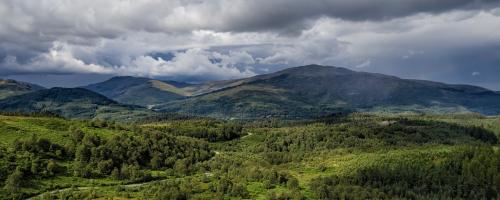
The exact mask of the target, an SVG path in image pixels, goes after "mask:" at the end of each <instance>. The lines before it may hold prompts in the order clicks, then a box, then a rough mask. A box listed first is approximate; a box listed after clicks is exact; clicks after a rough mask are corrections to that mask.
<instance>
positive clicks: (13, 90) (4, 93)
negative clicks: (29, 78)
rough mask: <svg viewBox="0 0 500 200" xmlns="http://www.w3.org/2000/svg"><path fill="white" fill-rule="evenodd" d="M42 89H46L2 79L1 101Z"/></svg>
mask: <svg viewBox="0 0 500 200" xmlns="http://www.w3.org/2000/svg"><path fill="white" fill-rule="evenodd" d="M42 89H44V88H43V87H42V86H39V85H35V84H31V83H26V82H21V81H16V80H10V79H0V99H4V98H7V97H10V96H16V95H20V94H25V93H28V92H33V91H38V90H42Z"/></svg>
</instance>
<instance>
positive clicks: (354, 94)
mask: <svg viewBox="0 0 500 200" xmlns="http://www.w3.org/2000/svg"><path fill="white" fill-rule="evenodd" d="M188 88H189V87H188ZM190 88H195V89H194V90H193V91H194V92H191V94H196V92H198V93H199V94H200V95H198V96H194V97H191V98H188V99H182V100H176V101H173V102H167V103H165V104H162V105H159V106H156V107H155V110H160V111H167V112H180V113H188V114H196V115H207V116H213V117H224V118H226V117H234V118H260V117H271V116H272V117H283V118H309V117H317V116H320V115H326V114H329V113H332V112H341V111H342V112H345V111H376V112H393V111H408V110H409V111H415V112H436V113H441V112H479V113H483V114H487V115H493V114H500V94H498V93H496V92H493V91H490V90H487V89H484V88H480V87H476V86H468V85H448V84H444V83H437V82H431V81H421V80H408V79H401V78H398V77H394V76H387V75H382V74H376V73H366V72H356V71H351V70H348V69H345V68H338V67H327V66H320V65H308V66H302V67H295V68H289V69H285V70H283V71H279V72H276V73H272V74H266V75H259V76H255V77H251V78H247V79H240V80H234V81H229V82H224V81H222V82H219V84H217V82H215V83H212V84H211V85H210V84H202V85H197V86H190ZM204 89H206V90H204ZM200 91H206V93H204V92H200Z"/></svg>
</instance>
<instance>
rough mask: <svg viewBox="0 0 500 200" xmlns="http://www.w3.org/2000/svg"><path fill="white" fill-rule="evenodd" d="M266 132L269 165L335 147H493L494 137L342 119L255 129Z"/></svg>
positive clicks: (431, 124) (470, 130)
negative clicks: (427, 145) (341, 121)
mask: <svg viewBox="0 0 500 200" xmlns="http://www.w3.org/2000/svg"><path fill="white" fill-rule="evenodd" d="M259 131H261V132H266V134H264V135H265V139H264V141H263V143H262V144H261V148H260V152H261V153H262V154H263V156H264V157H265V158H266V159H267V161H269V162H270V163H271V164H282V163H287V162H291V161H297V160H300V159H301V158H302V157H303V156H304V154H306V153H308V152H313V151H322V150H333V149H336V148H356V149H358V150H369V149H380V148H387V147H395V146H401V147H402V146H412V145H424V144H447V145H456V144H472V143H480V144H485V143H486V144H496V143H497V142H498V139H497V137H496V136H495V134H494V133H493V132H491V131H488V130H486V129H484V128H480V127H464V126H459V125H455V124H450V123H444V122H437V121H423V120H409V119H405V118H395V119H391V120H376V121H365V120H359V119H349V120H344V123H338V124H337V123H333V124H329V123H313V124H309V125H305V126H297V127H284V128H277V129H276V128H275V129H267V128H264V129H259Z"/></svg>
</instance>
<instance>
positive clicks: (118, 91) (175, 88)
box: [84, 76, 246, 107]
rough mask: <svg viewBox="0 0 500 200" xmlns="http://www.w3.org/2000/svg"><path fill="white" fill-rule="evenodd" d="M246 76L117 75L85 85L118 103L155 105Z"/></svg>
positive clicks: (239, 81)
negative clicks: (193, 79)
mask: <svg viewBox="0 0 500 200" xmlns="http://www.w3.org/2000/svg"><path fill="white" fill-rule="evenodd" d="M245 80H246V79H239V80H225V81H212V82H206V83H201V84H190V83H184V82H177V81H168V80H155V79H150V78H142V77H132V76H118V77H113V78H111V79H109V80H107V81H104V82H101V83H96V84H92V85H88V86H85V87H84V88H86V89H89V90H92V91H94V92H97V93H99V94H102V95H104V96H106V97H108V98H111V99H113V100H115V101H117V102H120V103H125V104H131V105H140V106H145V107H152V106H154V105H157V104H162V103H167V102H170V101H174V100H179V99H185V98H187V97H193V96H197V95H202V94H206V93H209V92H213V91H216V90H220V89H224V88H227V87H234V86H237V85H240V84H242V83H243V81H245Z"/></svg>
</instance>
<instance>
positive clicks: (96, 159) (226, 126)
mask: <svg viewBox="0 0 500 200" xmlns="http://www.w3.org/2000/svg"><path fill="white" fill-rule="evenodd" d="M472 118H473V120H467V121H462V120H460V119H461V118H458V117H457V116H406V117H401V116H399V117H387V116H374V115H367V114H350V115H338V116H329V117H325V118H321V119H318V120H310V121H299V122H297V121H295V122H294V121H280V120H274V119H268V120H264V121H259V122H236V121H222V120H215V119H209V118H189V117H177V118H170V119H159V120H157V121H155V120H153V119H150V120H148V121H144V122H138V123H133V124H120V123H116V122H110V121H103V120H92V121H89V120H66V119H63V118H59V117H54V116H51V115H43V114H40V115H33V116H20V115H13V114H11V115H10V116H6V115H3V116H0V133H1V135H0V137H1V140H0V141H1V142H0V188H1V189H0V199H25V198H34V199H94V198H111V197H118V198H123V199H367V198H377V199H498V198H500V175H499V174H500V172H499V170H500V152H499V150H498V134H499V132H498V130H499V129H498V128H499V127H500V126H499V125H500V119H498V118H484V117H482V116H470V117H469V119H472Z"/></svg>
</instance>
